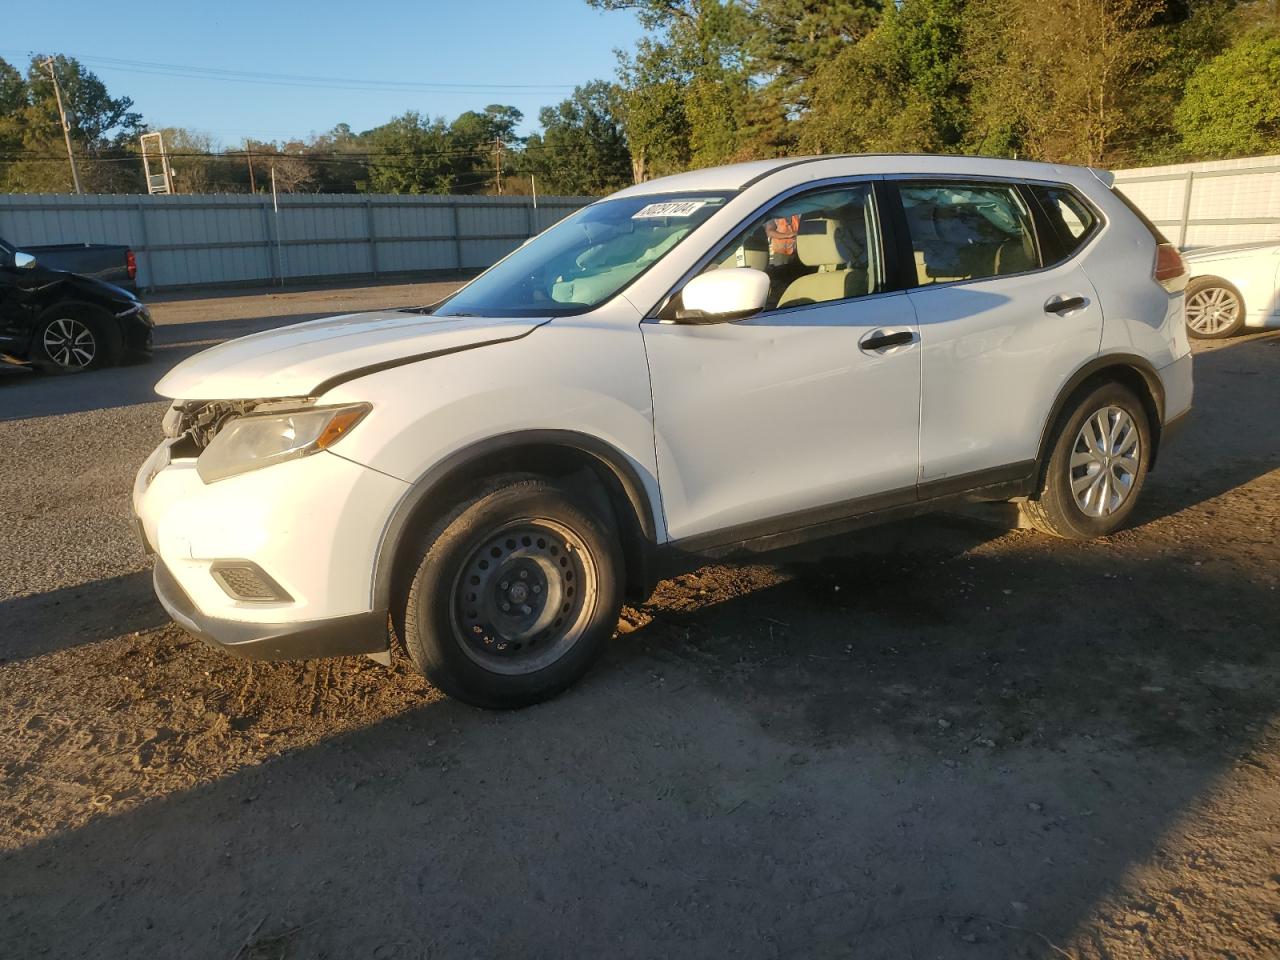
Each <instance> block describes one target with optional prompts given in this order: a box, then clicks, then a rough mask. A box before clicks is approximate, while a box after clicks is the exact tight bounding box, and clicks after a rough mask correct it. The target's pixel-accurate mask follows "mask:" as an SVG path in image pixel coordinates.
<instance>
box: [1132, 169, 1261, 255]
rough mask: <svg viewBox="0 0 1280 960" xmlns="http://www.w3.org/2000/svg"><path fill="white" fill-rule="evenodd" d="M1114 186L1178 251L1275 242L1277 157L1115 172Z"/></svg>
mask: <svg viewBox="0 0 1280 960" xmlns="http://www.w3.org/2000/svg"><path fill="white" fill-rule="evenodd" d="M1115 175H1116V184H1117V185H1118V186H1120V187H1121V189H1123V190H1124V193H1125V196H1127V197H1129V198H1130V199H1131V200H1133V202H1134V203H1135V204H1137V205H1138V207H1139V208H1140V209H1141V210H1142V212H1143V213H1145V214H1146V215H1147V216H1148V217H1150V218H1151V220H1152V221H1153V222H1154V223H1155V224H1156V226H1158V227H1160V228H1161V230H1163V231H1164V233H1165V234H1166V235H1167V236H1168V237H1169V239H1170V240H1172V241H1174V242H1175V243H1177V244H1178V245H1179V246H1181V247H1206V246H1220V245H1223V244H1230V243H1248V242H1250V241H1254V240H1280V156H1273V157H1245V158H1242V159H1239V160H1216V161H1211V162H1206V163H1182V164H1175V165H1172V166H1167V167H1140V168H1136V169H1132V170H1116V171H1115Z"/></svg>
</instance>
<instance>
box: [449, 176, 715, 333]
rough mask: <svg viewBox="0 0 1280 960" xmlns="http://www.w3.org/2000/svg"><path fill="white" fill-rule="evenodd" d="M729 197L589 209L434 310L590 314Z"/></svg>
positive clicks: (634, 200)
mask: <svg viewBox="0 0 1280 960" xmlns="http://www.w3.org/2000/svg"><path fill="white" fill-rule="evenodd" d="M728 196H729V195H728V194H723V193H714V194H712V193H708V194H696V195H695V194H687V193H683V194H649V195H646V196H642V197H627V198H621V199H618V200H605V201H603V202H601V203H593V204H592V205H591V206H589V207H584V208H583V209H582V210H579V211H578V212H577V213H575V214H573V215H572V216H569V217H567V218H565V219H564V220H561V221H560V222H559V223H558V224H556V225H555V226H554V227H552V228H551V229H549V230H547V231H545V232H544V233H541V234H539V235H538V236H537V237H535V238H534V239H532V240H530V241H529V242H528V243H526V244H525V245H524V246H523V247H521V248H520V249H518V250H517V251H516V252H515V253H513V254H511V256H509V257H507V259H506V260H503V261H502V262H501V263H499V264H497V265H496V266H494V267H493V268H491V269H490V270H489V271H487V272H486V273H483V274H481V275H480V276H479V277H477V278H476V279H475V280H473V281H472V282H471V283H469V284H468V285H467V286H465V287H463V288H462V289H461V290H459V291H458V292H457V293H456V294H455V295H454V296H453V297H451V298H449V299H448V300H446V301H445V302H444V303H443V304H441V305H440V306H439V307H437V308H436V309H435V311H433V312H434V313H435V314H436V315H437V316H444V317H464V316H483V317H524V316H563V315H565V314H570V313H581V312H582V311H583V310H590V309H591V308H592V307H595V306H597V305H599V304H601V303H603V302H604V301H605V300H608V299H609V298H610V297H612V296H613V295H614V294H615V293H617V292H618V291H619V290H621V289H622V288H623V287H625V286H626V285H627V284H628V283H630V282H631V281H632V280H634V279H635V278H636V277H638V276H640V274H642V273H644V271H645V270H647V269H648V268H649V267H651V266H653V265H654V264H655V263H657V262H658V261H659V260H660V259H662V257H663V256H665V255H666V254H667V253H669V252H670V251H671V250H672V249H673V248H674V247H675V246H676V244H678V243H679V242H680V241H681V240H683V239H684V238H685V237H687V236H688V235H689V234H690V233H692V232H693V230H694V229H695V228H696V227H697V226H698V225H699V224H701V223H702V222H703V221H705V220H706V219H707V218H708V217H710V216H711V215H712V214H713V213H715V212H716V211H717V210H718V209H720V208H721V207H722V206H724V204H725V201H726V200H728Z"/></svg>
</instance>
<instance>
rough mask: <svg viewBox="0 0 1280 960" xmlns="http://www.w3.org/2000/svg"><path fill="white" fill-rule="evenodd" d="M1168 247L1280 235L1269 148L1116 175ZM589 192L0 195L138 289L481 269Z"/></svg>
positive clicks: (12, 228) (10, 211) (41, 228)
mask: <svg viewBox="0 0 1280 960" xmlns="http://www.w3.org/2000/svg"><path fill="white" fill-rule="evenodd" d="M1115 173H1116V182H1117V183H1118V184H1120V185H1121V186H1122V187H1123V189H1124V191H1125V193H1126V195H1128V196H1129V197H1130V198H1131V199H1132V200H1133V201H1134V203H1136V204H1137V205H1138V207H1140V208H1141V209H1142V211H1143V212H1144V213H1146V214H1147V216H1148V217H1150V218H1151V219H1152V220H1153V221H1154V222H1155V223H1156V224H1157V225H1158V226H1160V227H1162V228H1164V230H1165V233H1166V234H1169V236H1170V237H1171V238H1173V239H1176V240H1177V242H1178V245H1179V246H1184V247H1186V246H1206V245H1213V244H1226V243H1243V242H1247V241H1251V240H1280V156H1274V157H1253V158H1249V159H1243V160H1224V161H1218V162H1213V163H1194V164H1181V165H1177V166H1170V167H1147V168H1138V169H1131V170H1117V171H1115ZM590 202H591V198H587V197H544V198H539V200H538V203H537V206H536V208H535V206H534V204H533V201H532V200H531V199H530V198H529V197H442V196H383V195H362V194H353V195H345V194H344V195H311V194H306V195H303V194H287V195H284V196H281V197H280V198H279V205H278V207H277V206H275V205H273V203H272V199H271V197H269V196H262V195H243V194H242V195H235V194H232V195H224V196H200V195H194V196H168V197H166V196H156V197H152V196H99V195H94V196H64V195H41V194H30V195H23V194H8V195H0V236H3V237H4V238H5V239H7V240H9V241H10V242H13V243H16V244H18V245H19V246H21V245H23V244H31V245H39V244H52V243H120V244H127V245H128V246H130V247H132V248H133V250H134V252H135V253H136V254H137V257H138V283H139V286H142V287H145V288H149V289H156V288H165V287H183V286H217V285H225V284H253V283H259V284H261V283H285V282H289V281H298V280H313V279H322V278H328V277H334V278H337V277H379V276H387V275H396V274H401V275H404V274H418V275H422V274H430V273H433V272H436V273H439V272H465V271H472V270H477V269H480V268H483V267H487V266H488V265H489V264H491V263H493V262H494V261H495V260H498V259H499V258H501V257H503V256H505V255H506V254H507V253H508V252H510V251H511V250H512V249H514V248H515V247H516V245H518V244H519V243H521V242H522V241H523V240H525V239H526V238H528V237H531V236H533V235H534V234H536V233H538V232H540V231H542V230H544V229H546V228H547V227H549V226H550V225H551V224H553V223H555V222H556V221H557V220H559V219H561V218H562V217H564V216H565V215H566V214H568V213H571V212H572V211H574V210H576V209H578V208H579V207H581V206H583V205H584V204H586V203H590Z"/></svg>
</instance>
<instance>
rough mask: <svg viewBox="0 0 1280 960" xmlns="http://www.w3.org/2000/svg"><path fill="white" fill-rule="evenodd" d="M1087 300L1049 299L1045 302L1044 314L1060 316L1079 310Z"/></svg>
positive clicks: (1072, 298) (1077, 298) (1070, 298)
mask: <svg viewBox="0 0 1280 960" xmlns="http://www.w3.org/2000/svg"><path fill="white" fill-rule="evenodd" d="M1086 303H1088V301H1087V300H1085V298H1084V297H1050V298H1049V299H1048V300H1046V301H1045V304H1044V312H1045V313H1056V314H1058V315H1062V314H1064V313H1067V312H1068V311H1071V310H1079V309H1080V308H1081V307H1083V306H1084V305H1085V304H1086Z"/></svg>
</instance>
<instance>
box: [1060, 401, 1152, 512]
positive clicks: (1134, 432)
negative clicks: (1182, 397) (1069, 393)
mask: <svg viewBox="0 0 1280 960" xmlns="http://www.w3.org/2000/svg"><path fill="white" fill-rule="evenodd" d="M1141 456H1142V448H1141V436H1140V434H1139V433H1138V425H1137V424H1136V423H1134V421H1133V417H1131V416H1129V414H1128V412H1126V411H1125V410H1123V409H1121V408H1120V407H1106V408H1104V409H1102V410H1099V411H1097V412H1096V413H1094V414H1093V415H1091V416H1090V417H1089V418H1088V419H1087V420H1085V422H1084V424H1083V426H1081V427H1080V432H1079V434H1077V436H1076V442H1075V445H1074V446H1073V447H1072V449H1071V463H1070V467H1069V468H1068V472H1069V474H1070V477H1069V479H1070V482H1071V493H1072V496H1074V497H1075V501H1076V505H1077V506H1078V507H1079V508H1080V509H1081V510H1082V511H1083V512H1084V513H1085V514H1086V515H1088V516H1091V517H1105V516H1109V515H1111V514H1113V513H1115V512H1116V511H1117V510H1119V509H1120V508H1121V507H1122V506H1123V505H1124V504H1125V502H1126V501H1127V500H1128V499H1129V495H1130V494H1131V493H1132V492H1133V486H1134V483H1135V482H1136V481H1137V479H1138V470H1139V465H1140V463H1141Z"/></svg>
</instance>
